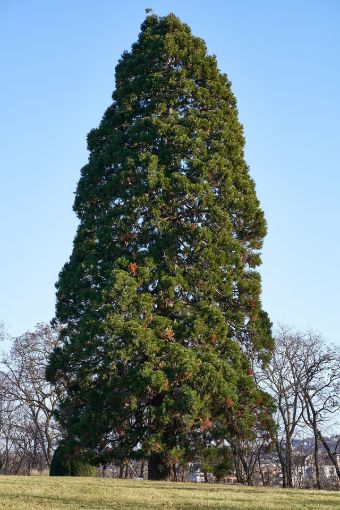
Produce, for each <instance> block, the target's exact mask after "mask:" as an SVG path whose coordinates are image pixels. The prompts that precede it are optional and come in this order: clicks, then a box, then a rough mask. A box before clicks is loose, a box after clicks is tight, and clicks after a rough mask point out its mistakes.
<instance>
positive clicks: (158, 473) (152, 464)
mask: <svg viewBox="0 0 340 510" xmlns="http://www.w3.org/2000/svg"><path fill="white" fill-rule="evenodd" d="M148 479H149V480H161V481H164V482H167V481H173V480H174V469H173V466H167V465H166V463H165V461H164V458H163V457H162V456H161V455H159V454H154V455H151V457H150V458H149V462H148Z"/></svg>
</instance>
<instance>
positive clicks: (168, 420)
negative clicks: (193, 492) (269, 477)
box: [47, 14, 272, 479]
mask: <svg viewBox="0 0 340 510" xmlns="http://www.w3.org/2000/svg"><path fill="white" fill-rule="evenodd" d="M112 97H113V102H112V104H111V106H109V108H108V109H107V110H106V112H105V114H104V117H103V119H102V121H101V123H100V126H99V127H98V128H97V129H94V130H92V131H91V132H90V133H89V135H88V150H89V152H90V156H89V162H88V164H87V165H85V166H84V168H83V169H82V171H81V178H80V181H79V184H78V188H77V192H76V198H75V205H74V210H75V212H76V213H77V215H78V218H79V220H80V224H79V228H78V232H77V235H76V237H75V240H74V247H73V252H72V255H71V257H70V260H69V262H67V263H66V264H65V266H64V268H63V270H62V271H61V273H60V277H59V282H58V284H57V308H56V319H57V320H58V322H60V323H61V324H62V326H63V331H62V337H63V347H62V348H60V349H57V350H56V351H55V352H54V353H53V355H52V356H51V360H50V365H49V368H48V371H47V377H48V379H49V380H50V381H56V380H58V381H62V382H63V384H64V386H65V389H66V395H65V398H64V400H63V401H62V402H61V403H60V408H59V414H58V417H59V420H60V423H61V425H62V427H63V430H64V435H65V445H66V446H65V447H66V448H68V449H69V451H73V452H75V453H76V452H81V453H82V454H83V455H86V456H87V457H88V458H92V459H93V461H102V462H106V461H109V460H112V459H119V458H126V457H131V456H136V455H142V456H143V457H144V458H148V459H149V477H150V478H151V479H169V478H171V477H172V476H173V472H174V471H173V467H174V466H175V465H176V462H177V461H178V460H180V459H185V458H187V456H188V455H189V452H190V450H191V449H193V448H194V444H195V442H196V441H199V439H200V435H202V434H206V433H207V431H213V430H214V428H215V429H216V430H217V428H219V430H221V431H222V430H223V434H226V435H228V434H229V435H238V434H244V435H246V434H248V433H249V432H250V430H251V428H252V426H253V425H254V423H255V422H256V421H258V420H260V421H261V420H262V422H263V423H265V421H266V420H267V421H268V405H267V404H269V403H268V400H267V397H266V395H265V394H263V393H262V392H261V391H260V390H259V389H258V388H257V386H256V384H255V382H254V378H253V373H252V371H251V359H254V357H257V358H261V359H265V358H266V357H268V355H269V354H270V351H271V349H272V337H271V331H270V322H269V320H268V317H267V315H266V313H265V312H263V311H262V309H261V302H260V291H261V284H260V276H259V274H258V273H257V272H256V267H257V266H258V265H259V264H260V255H259V250H260V249H261V246H262V241H263V238H264V236H265V234H266V223H265V220H264V215H263V212H262V210H261V209H260V207H259V202H258V199H257V197H256V193H255V186H254V182H253V180H252V179H251V177H250V176H249V173H248V167H247V165H246V163H245V161H244V151H243V147H244V137H243V132H242V126H241V125H240V123H239V122H238V117H237V109H236V101H235V97H234V95H233V94H232V92H231V86H230V82H229V81H228V78H227V77H226V75H225V74H222V73H221V72H220V71H219V70H218V67H217V63H216V59H215V57H214V56H210V55H208V54H207V50H206V46H205V43H204V42H203V40H202V39H199V38H197V37H194V36H193V35H192V34H191V31H190V28H189V27H188V26H187V25H185V24H183V23H181V22H180V20H179V19H178V18H177V17H176V16H174V15H173V14H170V15H168V16H166V17H157V16H156V15H153V14H151V15H148V16H147V18H146V20H145V21H144V23H143V25H142V29H141V33H140V35H139V38H138V41H137V42H136V43H135V44H133V46H132V49H131V51H130V52H125V53H124V54H123V56H122V58H121V60H120V61H119V63H118V65H117V67H116V90H115V91H114V93H113V96H112ZM262 422H261V423H262Z"/></svg>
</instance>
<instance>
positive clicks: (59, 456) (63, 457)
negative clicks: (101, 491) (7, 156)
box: [50, 446, 97, 476]
mask: <svg viewBox="0 0 340 510" xmlns="http://www.w3.org/2000/svg"><path fill="white" fill-rule="evenodd" d="M96 474H97V472H96V467H95V466H92V465H90V464H87V463H86V462H84V461H83V460H80V459H77V458H76V457H74V456H69V455H67V453H66V451H65V447H64V446H58V448H57V449H56V451H55V452H54V455H53V458H52V462H51V466H50V476H96Z"/></svg>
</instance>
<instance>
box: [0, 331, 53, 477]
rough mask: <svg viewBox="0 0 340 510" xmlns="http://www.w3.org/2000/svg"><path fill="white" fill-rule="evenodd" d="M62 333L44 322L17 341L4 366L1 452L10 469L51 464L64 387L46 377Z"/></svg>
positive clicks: (0, 397)
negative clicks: (56, 415) (57, 411)
mask: <svg viewBox="0 0 340 510" xmlns="http://www.w3.org/2000/svg"><path fill="white" fill-rule="evenodd" d="M57 345H58V334H57V332H56V331H55V330H53V329H51V327H50V326H48V325H47V324H38V325H37V327H36V329H35V331H34V332H26V333H24V334H23V335H21V336H19V337H17V338H15V339H13V340H12V344H11V348H10V351H9V353H8V354H4V355H3V358H2V362H1V371H0V434H1V440H0V455H1V459H2V470H3V472H5V473H11V472H13V473H17V472H27V473H30V472H31V471H32V469H38V470H42V469H44V468H47V467H49V465H50V463H51V460H52V455H53V451H54V448H55V445H56V442H57V439H58V437H59V430H58V427H57V424H56V422H55V420H54V418H53V412H54V410H55V408H56V404H57V399H58V388H57V389H56V388H55V387H54V388H52V386H51V385H50V384H49V383H47V382H46V379H45V368H46V364H47V361H48V356H49V354H50V352H51V351H52V350H53V348H54V347H56V346H57Z"/></svg>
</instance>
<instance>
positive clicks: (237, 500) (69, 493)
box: [0, 476, 340, 510]
mask: <svg viewBox="0 0 340 510" xmlns="http://www.w3.org/2000/svg"><path fill="white" fill-rule="evenodd" d="M0 508H1V510H7V509H15V510H24V509H25V510H26V509H32V510H33V509H34V510H35V509H41V508H53V509H58V510H59V509H78V508H85V509H96V510H97V509H98V510H102V509H103V510H106V509H116V508H120V509H123V510H142V509H143V510H144V509H146V510H147V509H150V510H151V509H152V510H156V509H157V510H158V509H169V510H174V509H176V510H201V509H203V508H209V509H210V510H214V509H225V510H300V509H303V510H331V509H333V508H334V509H336V510H339V509H340V492H327V491H319V492H317V491H300V490H289V489H267V488H262V487H243V486H238V485H237V486H231V485H227V486H226V485H210V484H193V483H191V484H190V483H163V482H145V481H133V480H112V479H108V478H106V479H103V478H66V477H65V478H58V477H52V478H49V477H43V476H41V477H38V476H36V477H34V476H32V477H28V476H27V477H19V476H18V477H14V476H1V477H0Z"/></svg>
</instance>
